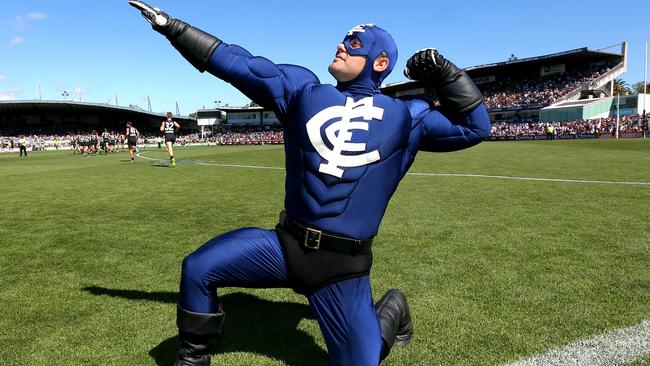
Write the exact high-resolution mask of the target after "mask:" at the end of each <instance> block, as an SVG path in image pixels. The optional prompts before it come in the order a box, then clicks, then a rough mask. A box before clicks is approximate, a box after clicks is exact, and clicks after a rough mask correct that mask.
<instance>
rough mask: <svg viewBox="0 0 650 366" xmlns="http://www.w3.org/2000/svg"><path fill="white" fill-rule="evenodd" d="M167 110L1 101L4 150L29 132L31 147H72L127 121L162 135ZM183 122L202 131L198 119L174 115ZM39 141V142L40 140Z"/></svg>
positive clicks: (184, 128)
mask: <svg viewBox="0 0 650 366" xmlns="http://www.w3.org/2000/svg"><path fill="white" fill-rule="evenodd" d="M164 119H166V115H165V113H154V112H151V111H147V110H144V109H142V108H139V107H133V106H131V107H121V106H115V105H110V104H98V103H87V102H79V101H71V100H67V101H61V100H56V101H55V100H14V101H0V139H1V140H2V141H1V142H0V151H1V150H5V151H7V150H10V149H9V148H8V146H11V142H12V141H14V140H17V139H18V136H26V137H27V140H28V143H29V145H30V147H31V148H34V149H35V148H36V146H37V145H38V146H40V147H43V148H54V147H55V145H56V146H57V147H59V146H62V147H68V146H70V144H71V141H72V140H73V139H74V138H75V136H78V135H88V134H90V133H92V132H93V131H95V132H97V133H101V131H103V130H104V129H105V128H106V129H108V130H109V131H110V132H111V133H112V134H115V135H120V134H123V133H124V130H125V123H126V121H131V122H133V124H134V125H135V126H136V127H137V128H138V129H139V130H140V131H141V133H142V134H143V138H146V137H148V136H150V137H154V136H159V135H160V132H159V130H158V128H159V126H160V122H161V121H162V120H164ZM174 119H175V120H177V121H178V122H179V123H180V124H181V133H182V134H191V133H193V132H196V131H198V126H197V123H196V119H195V118H192V117H189V116H178V115H177V116H174ZM37 142H38V143H37Z"/></svg>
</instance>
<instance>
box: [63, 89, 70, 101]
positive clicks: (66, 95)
mask: <svg viewBox="0 0 650 366" xmlns="http://www.w3.org/2000/svg"><path fill="white" fill-rule="evenodd" d="M61 96H62V97H63V100H68V97H69V96H70V94H69V93H68V91H67V90H64V91H63V93H61Z"/></svg>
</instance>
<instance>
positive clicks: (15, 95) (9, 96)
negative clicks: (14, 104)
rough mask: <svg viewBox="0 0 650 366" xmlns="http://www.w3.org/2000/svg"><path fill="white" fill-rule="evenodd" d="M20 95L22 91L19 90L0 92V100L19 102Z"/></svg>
mask: <svg viewBox="0 0 650 366" xmlns="http://www.w3.org/2000/svg"><path fill="white" fill-rule="evenodd" d="M21 94H22V90H20V89H9V90H0V100H19V99H21Z"/></svg>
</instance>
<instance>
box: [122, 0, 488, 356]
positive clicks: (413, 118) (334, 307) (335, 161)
mask: <svg viewBox="0 0 650 366" xmlns="http://www.w3.org/2000/svg"><path fill="white" fill-rule="evenodd" d="M131 3H132V5H134V6H136V7H138V8H139V9H140V10H142V13H143V15H145V17H147V18H148V19H149V20H150V22H152V24H153V26H154V29H156V30H158V31H159V32H161V33H163V34H164V35H166V36H167V38H168V39H170V41H171V42H172V44H173V45H174V46H175V47H176V48H177V49H179V51H180V52H181V54H183V56H184V57H186V58H187V59H188V60H189V61H190V62H192V63H193V64H194V65H195V66H197V68H199V70H201V71H204V70H205V71H208V72H209V73H211V74H213V75H215V76H216V77H218V78H220V79H223V80H225V81H227V82H229V83H231V84H232V85H233V86H234V87H236V88H237V89H239V90H240V91H242V92H243V93H244V94H246V95H247V96H248V97H249V98H251V99H252V100H253V101H255V102H256V103H258V104H260V105H261V106H263V107H265V108H268V109H272V110H273V111H274V112H275V114H276V116H277V118H278V120H279V121H280V122H281V123H282V126H283V129H284V141H285V145H284V149H285V159H286V162H285V164H286V182H285V187H286V188H285V202H284V205H285V207H284V209H285V212H283V213H282V218H281V222H280V224H279V225H278V226H277V227H276V228H275V229H273V230H265V229H260V228H242V229H238V230H234V231H231V232H228V233H225V234H223V235H220V236H218V237H216V238H214V239H212V240H210V241H208V242H207V243H205V244H204V245H203V246H201V247H200V248H199V249H197V250H196V251H195V252H194V253H192V254H190V255H189V256H187V257H186V258H185V260H184V261H183V268H182V276H181V284H180V300H179V303H178V310H179V315H178V320H177V323H178V326H179V334H180V338H181V343H182V344H181V351H180V353H179V360H178V361H177V365H199V364H201V365H203V364H206V365H207V364H209V353H210V352H212V351H213V348H214V346H215V345H216V342H215V343H214V344H207V345H205V344H202V343H201V342H203V343H210V342H205V341H204V340H205V339H208V338H210V337H213V338H215V337H214V336H220V332H221V327H222V324H223V314H224V313H223V310H224V309H222V307H221V304H220V303H219V300H218V297H217V289H218V288H220V287H229V286H237V287H254V288H270V287H289V288H294V289H296V291H298V292H300V293H303V294H305V295H306V296H307V298H308V300H309V304H310V306H311V308H312V309H313V311H314V312H315V314H316V318H317V319H318V322H319V325H320V328H321V330H322V332H323V336H324V338H325V342H326V344H327V348H328V352H329V357H330V364H331V365H355V366H359V365H378V364H379V363H380V362H381V360H382V359H383V358H384V357H386V356H387V354H388V352H389V350H390V347H391V346H392V345H393V343H394V342H395V339H393V336H394V335H395V332H398V334H399V330H398V329H397V328H399V327H402V328H403V327H404V326H405V324H404V323H405V321H404V318H403V316H402V319H401V321H400V319H396V320H395V319H393V318H395V317H397V318H399V317H400V315H399V314H401V313H399V314H398V313H395V312H393V314H392V315H391V314H389V315H388V318H391V320H386V319H383V320H382V319H381V318H382V315H381V314H382V311H383V310H382V309H384V308H385V307H388V308H390V307H391V305H392V303H391V302H390V301H387V302H385V303H382V301H380V303H381V304H379V303H378V304H377V305H375V303H374V301H373V298H372V294H371V286H370V279H369V271H370V263H371V262H372V253H371V252H370V250H369V248H370V246H369V245H370V243H371V241H372V238H373V237H374V236H375V235H376V234H377V231H378V228H379V224H380V222H381V219H382V217H383V215H384V212H385V210H386V206H387V205H388V202H389V199H390V197H391V196H392V194H393V193H394V192H395V189H396V188H397V185H398V183H399V181H400V180H401V179H402V177H403V176H404V175H405V174H406V172H407V170H408V168H409V167H410V165H411V163H412V162H413V160H414V158H415V155H416V153H417V152H418V151H420V150H424V151H437V152H444V151H454V150H459V149H464V148H467V147H470V146H473V145H475V144H477V143H479V142H481V141H482V140H484V139H485V138H486V137H487V136H488V134H489V131H490V121H489V118H488V115H487V112H486V109H485V106H484V105H483V104H482V102H481V99H480V94H479V95H478V97H477V98H474V99H475V100H471V103H470V105H464V106H463V107H464V109H465V110H462V108H460V109H459V108H456V109H457V110H456V111H455V112H454V111H452V112H449V113H447V112H442V111H441V110H439V109H437V108H432V107H431V106H430V104H429V103H428V102H427V101H425V100H422V99H399V98H397V99H396V98H391V97H388V96H385V95H382V94H381V93H380V91H379V87H380V85H381V82H382V80H383V79H384V78H385V77H386V76H387V75H388V74H389V73H390V71H391V70H392V68H393V65H394V64H395V61H396V60H397V48H396V46H395V43H394V41H393V39H392V38H391V36H390V35H389V34H388V33H387V32H386V31H384V30H383V29H381V28H379V27H377V26H373V25H361V26H357V27H355V28H353V29H352V30H350V31H349V32H348V33H347V34H346V36H345V39H344V40H343V44H344V45H345V46H346V50H347V52H348V53H349V54H350V55H352V56H364V57H366V64H365V67H364V69H363V70H362V71H361V73H360V74H359V75H358V76H357V77H356V78H354V79H353V80H350V81H346V82H339V83H338V84H337V86H336V87H335V86H332V85H329V84H321V82H320V81H319V80H318V78H317V77H316V76H315V75H314V74H313V73H312V72H311V71H309V70H308V69H306V68H303V67H299V66H295V65H280V64H274V63H272V62H271V61H269V60H267V59H266V58H263V57H255V56H252V55H251V54H250V53H249V52H248V51H246V50H245V49H243V48H242V47H239V46H236V45H233V44H226V43H223V42H221V41H220V40H218V39H216V38H215V37H213V36H210V35H208V34H206V33H203V32H201V31H200V30H197V29H196V28H192V27H190V26H189V25H187V24H186V23H182V22H180V21H178V22H179V23H182V27H185V26H187V27H189V29H191V31H190V32H189V33H192V32H201V33H197V35H195V36H194V37H195V38H196V39H198V41H197V40H196V39H195V40H193V41H192V42H189V43H191V44H192V45H195V44H197V43H201V44H203V46H202V47H198V51H196V50H190V51H188V48H191V47H195V48H197V47H196V46H186V45H183V43H185V44H187V43H188V41H186V40H179V38H183V37H186V34H187V32H186V31H185V30H186V29H185V28H183V30H182V31H183V32H180V31H178V30H172V31H168V30H164V31H161V28H163V27H161V25H160V24H157V23H156V21H155V20H154V18H153V16H152V15H151V12H149V13H147V11H148V10H147V9H143V8H142V7H141V6H137V5H138V4H133V3H134V1H131ZM154 13H155V14H156V15H163V16H165V17H167V19H168V20H169V21H172V22H175V21H177V20H175V19H173V20H172V19H171V18H169V17H168V16H167V15H166V14H164V13H162V12H159V11H158V10H154ZM165 26H167V27H169V23H168V24H166V25H165ZM171 26H172V27H176V28H178V27H179V26H178V25H177V24H176V23H172V24H171ZM179 32H180V33H181V34H182V35H181V36H180V37H179V36H178V33H179ZM352 39H356V40H357V41H360V43H361V44H362V47H358V48H353V47H351V45H350V41H351V40H352ZM215 40H216V41H215ZM179 43H180V44H179ZM379 56H383V57H387V58H388V59H389V61H390V65H389V67H388V68H387V69H386V70H384V71H382V72H376V71H375V70H374V69H373V62H372V61H373V60H375V59H376V58H377V57H379ZM432 57H439V58H440V59H435V58H434V59H432ZM432 60H433V64H435V62H436V61H440V60H444V59H442V58H441V56H439V54H437V52H435V51H431V52H429V55H428V56H426V57H425V56H423V59H422V60H420V61H421V62H419V63H418V62H417V60H415V61H414V62H412V63H411V64H412V65H411V66H412V68H413V69H418V68H419V71H420V72H421V74H423V75H425V76H426V71H427V69H426V67H424V66H421V65H427V62H428V63H429V64H431V62H432ZM445 61H446V60H445ZM433 64H432V65H433ZM451 66H453V64H451ZM453 70H456V71H457V70H458V69H456V68H455V66H454V68H453ZM453 70H452V71H453ZM416 71H417V70H416ZM415 73H416V74H417V72H415ZM463 75H464V77H465V78H466V80H465V81H464V82H469V83H470V84H471V86H473V83H471V81H467V80H469V79H468V78H467V77H466V74H463ZM434 84H435V83H434ZM434 87H435V85H434ZM473 87H474V88H475V86H473ZM445 88H446V87H445V86H441V87H440V89H441V90H444V89H445ZM439 94H440V93H439ZM450 94H453V93H450ZM463 98H464V97H463ZM440 99H441V102H444V101H445V100H444V98H440ZM462 100H463V99H462V98H461V101H462ZM454 102H457V101H452V102H450V103H449V104H451V105H453V104H454ZM443 106H444V103H443ZM291 225H293V226H291ZM291 228H295V229H296V230H291ZM303 234H304V235H303ZM332 238H333V239H332ZM326 239H330V241H331V242H334V244H336V245H337V246H333V247H332V248H335V249H336V250H334V249H332V250H333V252H331V253H328V252H329V250H328V249H327V247H326V246H325V244H327V240H326ZM348 243H350V244H349V246H350V248H351V249H347V245H348ZM321 245H322V247H320V246H321ZM355 247H356V248H361V249H359V250H357V249H354V248H355ZM364 248H365V249H367V250H365V251H364ZM334 251H336V252H337V253H334ZM319 255H322V256H323V257H322V258H321V257H318V256H319ZM312 258H316V259H313V262H309V261H312ZM349 258H353V259H350V260H349V265H348V264H341V266H340V267H342V268H337V266H338V263H348V262H346V261H348V259H349ZM303 262H305V263H308V265H309V266H310V268H311V269H312V270H314V269H315V270H316V271H319V272H321V273H322V274H323V275H322V276H320V277H318V276H317V277H316V278H312V279H307V280H305V278H303V277H304V276H305V271H301V265H302V263H303ZM359 263H361V264H359ZM303 267H304V266H303ZM332 268H333V269H332ZM393 295H394V294H393ZM403 301H404V302H403V305H402V307H401V308H400V306H399V304H398V305H397V307H398V308H400V309H399V311H401V312H402V313H403V312H404V309H403V308H404V306H406V303H405V299H404V300H403ZM393 307H394V308H395V306H393ZM406 309H407V308H406ZM226 310H227V309H226ZM389 310H390V309H389ZM387 311H388V310H387ZM378 314H379V315H378ZM384 318H386V316H384ZM384 320H385V321H387V322H390V321H394V322H395V325H394V326H391V325H386V326H385V325H384V324H385V321H384ZM208 324H211V325H208ZM408 325H409V326H410V317H409V318H408ZM391 327H393V328H396V329H392V330H391V331H392V332H393V333H392V335H391V334H389V335H388V336H387V335H386V332H387V331H386V329H384V328H391ZM409 332H410V333H409V334H408V335H404V336H405V338H403V340H404V342H402V343H405V342H407V341H408V339H410V335H411V334H412V328H411V329H409ZM387 338H389V339H387ZM184 342H185V343H184ZM397 343H398V344H400V339H399V338H397ZM202 353H203V354H205V353H207V357H205V356H204V355H203V354H202ZM193 357H194V358H193ZM200 357H203V358H202V359H201V360H203V361H196V360H198V359H199V358H200ZM205 359H207V363H201V362H204V360H205ZM183 362H185V363H183Z"/></svg>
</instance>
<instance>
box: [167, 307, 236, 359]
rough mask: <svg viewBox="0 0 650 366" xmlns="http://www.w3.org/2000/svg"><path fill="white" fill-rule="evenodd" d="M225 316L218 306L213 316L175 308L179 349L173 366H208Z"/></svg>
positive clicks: (219, 338)
mask: <svg viewBox="0 0 650 366" xmlns="http://www.w3.org/2000/svg"><path fill="white" fill-rule="evenodd" d="M225 316H226V314H225V313H224V312H223V310H222V309H221V305H219V311H217V312H216V313H214V314H205V313H195V312H192V311H189V310H185V309H183V308H181V307H180V306H178V307H177V313H176V325H177V326H178V338H179V339H180V341H181V349H180V350H179V351H178V358H177V359H176V362H175V363H174V366H209V365H210V355H212V353H213V352H214V349H215V348H216V346H217V344H218V343H219V340H221V335H222V334H223V322H224V319H225Z"/></svg>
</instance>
